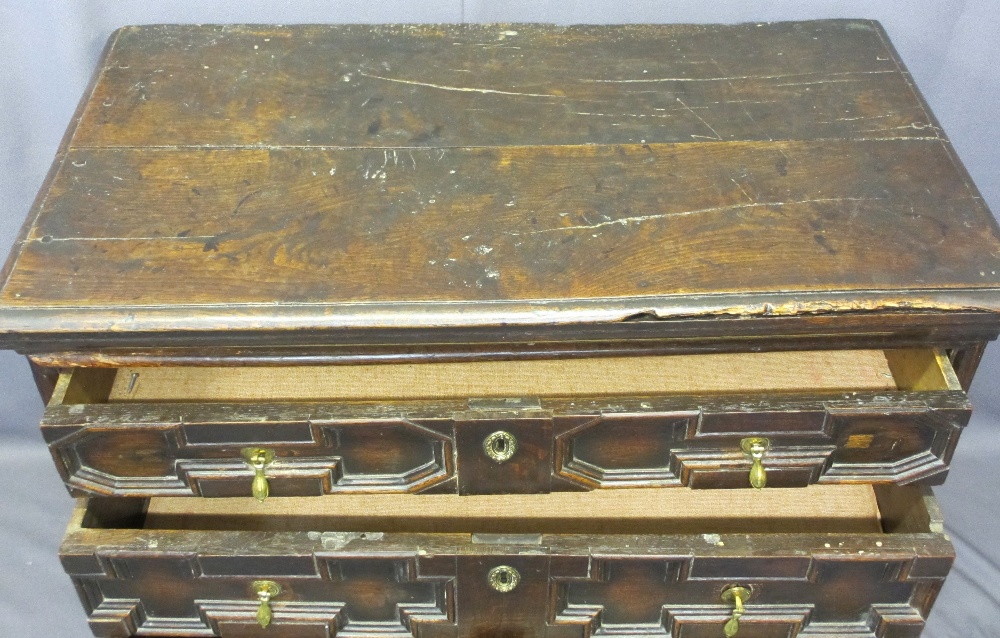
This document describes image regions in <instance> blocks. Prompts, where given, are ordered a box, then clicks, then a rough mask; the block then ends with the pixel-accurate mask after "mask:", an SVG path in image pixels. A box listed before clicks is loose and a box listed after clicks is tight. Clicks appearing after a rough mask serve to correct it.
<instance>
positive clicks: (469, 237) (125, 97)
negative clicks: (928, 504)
mask: <svg viewBox="0 0 1000 638" xmlns="http://www.w3.org/2000/svg"><path fill="white" fill-rule="evenodd" d="M997 255H1000V238H998V232H997V227H996V224H995V222H994V221H993V219H992V217H991V216H990V213H989V211H988V210H987V209H986V207H985V205H984V204H983V202H982V199H981V198H980V196H979V194H978V192H977V191H976V189H975V187H974V186H973V185H972V183H971V182H970V180H969V178H968V176H967V174H966V173H965V171H964V169H963V168H962V167H961V165H960V163H959V162H958V161H957V159H956V157H955V155H954V152H953V150H952V148H951V146H950V144H949V142H948V141H947V139H946V137H945V136H944V134H943V132H942V131H941V130H940V127H939V126H938V124H937V123H936V121H935V120H934V118H933V116H932V115H931V114H930V112H929V111H928V109H927V108H926V105H925V104H924V102H923V100H922V99H921V98H920V97H919V96H918V94H917V93H916V91H915V89H914V87H913V84H912V80H911V78H910V76H909V74H908V73H907V72H906V71H905V69H904V68H903V67H902V65H901V64H900V62H899V59H898V56H897V55H896V53H895V52H894V51H893V50H892V48H891V46H890V45H889V44H888V43H887V41H886V39H885V37H884V33H883V32H882V30H881V27H879V26H878V25H877V24H876V23H872V22H865V21H820V22H807V23H784V24H768V25H740V26H621V27H553V26H538V25H515V26H496V25H485V26H481V25H471V26H470V25H462V26H440V27H377V28H375V27H367V26H337V27H332V26H300V27H255V26H237V27H218V26H205V27H194V26H151V27H130V28H126V29H123V30H121V31H119V32H118V33H117V34H116V35H115V36H114V37H113V39H112V42H111V44H110V47H109V49H108V52H107V54H106V55H105V57H104V59H103V61H102V66H101V68H100V69H99V71H98V75H97V78H96V82H95V86H94V89H93V92H92V94H91V95H89V96H88V97H87V98H85V102H84V104H83V105H82V107H81V111H80V116H79V118H78V120H77V121H76V123H75V125H74V128H73V129H71V131H70V133H69V134H68V137H67V140H66V143H65V144H64V146H63V148H62V150H61V151H60V154H59V157H58V158H57V160H56V164H55V166H54V169H53V173H52V175H51V178H50V180H49V181H48V182H47V183H46V186H45V188H44V189H43V192H42V194H41V195H40V198H39V200H38V204H37V205H36V207H35V210H34V212H33V213H32V216H31V219H30V221H29V223H28V225H27V227H26V229H25V235H24V238H23V241H21V242H20V243H19V244H18V246H17V249H16V250H15V252H14V254H13V255H12V257H11V260H10V262H9V263H8V267H7V269H6V270H5V284H4V286H3V288H2V289H0V343H2V344H4V345H7V346H10V347H16V348H18V349H20V350H22V351H24V352H32V353H36V354H39V355H41V356H44V354H45V353H46V352H60V353H67V355H70V356H90V357H92V359H91V360H94V359H93V358H95V357H96V358H97V359H99V358H100V357H101V356H102V355H103V353H104V352H105V350H106V349H108V348H118V349H119V350H111V351H110V356H114V354H115V353H120V352H122V351H124V352H132V353H135V352H136V349H141V350H148V349H157V348H181V349H183V348H187V347H192V346H195V345H198V346H204V345H208V346H212V347H215V348H219V349H220V350H219V352H220V353H221V356H225V355H226V354H227V353H232V352H234V351H240V352H244V351H246V349H247V348H254V349H255V356H257V357H259V358H262V359H266V360H268V361H271V362H281V361H283V358H282V357H283V355H282V354H280V353H282V352H284V350H282V348H287V347H311V346H323V347H336V346H337V345H342V344H354V345H356V346H358V347H368V346H398V347H400V348H413V347H414V346H415V344H420V343H422V344H424V347H425V348H426V349H425V350H424V351H423V352H424V353H425V355H426V356H433V352H434V344H439V343H443V342H446V341H453V342H454V341H457V342H460V343H470V342H479V343H484V344H498V343H507V344H511V346H510V347H511V348H513V350H514V351H515V352H516V351H518V347H520V348H521V349H522V350H524V349H527V350H530V349H531V347H532V346H530V345H528V344H529V343H531V342H535V341H536V340H545V341H555V342H567V341H570V342H583V341H595V340H596V341H606V342H609V343H611V344H614V343H616V342H617V343H621V342H622V341H624V340H634V339H637V338H642V339H652V340H658V341H659V342H661V345H660V347H670V346H673V347H683V346H684V344H685V343H687V342H689V341H691V340H699V341H700V342H701V343H700V344H699V345H698V347H703V348H704V347H709V348H716V349H739V348H740V347H741V346H740V345H738V344H736V343H733V342H728V341H727V339H732V338H734V337H744V336H749V337H752V338H755V339H759V340H760V345H759V347H765V348H772V349H773V348H778V347H781V348H787V347H796V344H795V339H796V337H795V335H797V334H807V335H811V338H812V339H813V340H815V341H821V340H825V341H826V342H827V343H828V344H837V343H839V341H838V340H839V339H842V338H843V337H844V336H845V335H848V334H849V335H850V336H851V338H864V337H869V338H872V339H879V340H882V341H883V342H885V343H894V344H896V345H905V344H906V343H908V342H910V343H912V341H913V340H915V339H923V340H924V342H925V343H926V342H929V341H933V343H935V344H937V345H940V346H944V347H949V348H953V349H961V348H964V347H966V346H967V345H972V344H975V343H978V342H981V341H983V340H988V339H991V338H993V337H995V336H996V334H997V331H998V329H1000V322H998V319H997V317H998V315H997V311H1000V295H998V292H1000V275H997V272H998V270H1000V257H998V256H997ZM791 264H794V267H790V265H791ZM951 313H954V315H955V316H956V319H961V322H960V323H957V324H956V323H953V322H951V320H950V316H951ZM727 317H729V318H738V319H737V320H736V321H731V320H723V319H724V318H727ZM776 319H788V320H791V321H792V323H790V324H782V323H780V322H775V320H776ZM818 335H822V336H818ZM662 344H667V345H662ZM483 347H484V348H485V349H487V350H489V349H490V348H492V349H494V350H495V349H497V346H496V345H493V346H483ZM834 347H836V346H834ZM272 348H273V350H272ZM121 349H124V350H121ZM73 353H77V354H73Z"/></svg>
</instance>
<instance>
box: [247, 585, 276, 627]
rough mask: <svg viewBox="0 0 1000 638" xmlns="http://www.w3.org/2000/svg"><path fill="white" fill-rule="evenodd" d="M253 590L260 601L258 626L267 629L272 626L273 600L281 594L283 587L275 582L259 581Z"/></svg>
mask: <svg viewBox="0 0 1000 638" xmlns="http://www.w3.org/2000/svg"><path fill="white" fill-rule="evenodd" d="M253 590H254V593H256V594H257V600H259V601H260V605H259V606H258V607H257V624H258V625H260V626H261V627H267V626H268V625H270V624H271V599H272V598H274V597H275V596H277V595H278V594H280V593H281V585H279V584H278V583H276V582H274V581H273V580H258V581H255V582H254V584H253Z"/></svg>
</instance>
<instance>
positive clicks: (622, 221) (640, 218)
mask: <svg viewBox="0 0 1000 638" xmlns="http://www.w3.org/2000/svg"><path fill="white" fill-rule="evenodd" d="M741 190H742V189H741ZM744 194H746V191H744ZM747 197H749V195H747ZM883 199H885V198H884V197H827V198H820V199H803V200H799V201H794V202H748V203H746V204H733V205H731V206H714V207H712V208H699V209H697V210H685V211H678V212H676V213H660V214H657V215H636V216H633V217H621V218H619V219H613V220H611V221H606V222H598V223H596V224H587V225H583V226H559V227H557V228H545V229H542V230H532V231H529V232H526V233H506V234H507V235H510V236H520V235H540V234H542V233H554V232H560V231H566V230H593V229H595V228H601V227H602V226H627V225H629V224H630V223H633V222H636V223H639V222H645V221H652V220H654V219H667V218H670V217H687V216H689V215H700V214H702V213H715V212H723V211H729V210H740V209H744V208H760V207H768V206H798V205H802V204H825V203H832V202H870V201H879V200H883Z"/></svg>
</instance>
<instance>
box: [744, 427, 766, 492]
mask: <svg viewBox="0 0 1000 638" xmlns="http://www.w3.org/2000/svg"><path fill="white" fill-rule="evenodd" d="M769 447H771V442H770V441H768V440H767V439H765V438H764V437H761V436H752V437H749V438H746V439H743V440H742V441H740V449H742V450H743V453H744V454H746V455H747V456H748V457H750V463H751V465H750V485H751V486H753V487H754V488H756V489H758V490H759V489H763V487H764V486H765V485H767V470H765V469H764V454H765V453H767V450H768V448H769Z"/></svg>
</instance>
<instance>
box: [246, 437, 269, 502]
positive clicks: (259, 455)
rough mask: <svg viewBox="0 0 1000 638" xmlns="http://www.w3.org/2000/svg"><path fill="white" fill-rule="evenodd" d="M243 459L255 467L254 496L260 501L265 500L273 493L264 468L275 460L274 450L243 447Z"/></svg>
mask: <svg viewBox="0 0 1000 638" xmlns="http://www.w3.org/2000/svg"><path fill="white" fill-rule="evenodd" d="M243 460H245V461H246V462H247V465H249V466H250V467H251V468H253V483H252V484H251V491H252V492H253V497H254V498H255V499H257V500H258V501H263V500H264V499H266V498H267V496H268V494H270V493H271V487H270V486H269V485H268V483H267V476H265V474H264V468H266V467H267V466H268V465H270V464H271V463H272V462H273V461H274V451H273V450H268V449H266V448H256V447H247V448H243Z"/></svg>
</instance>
